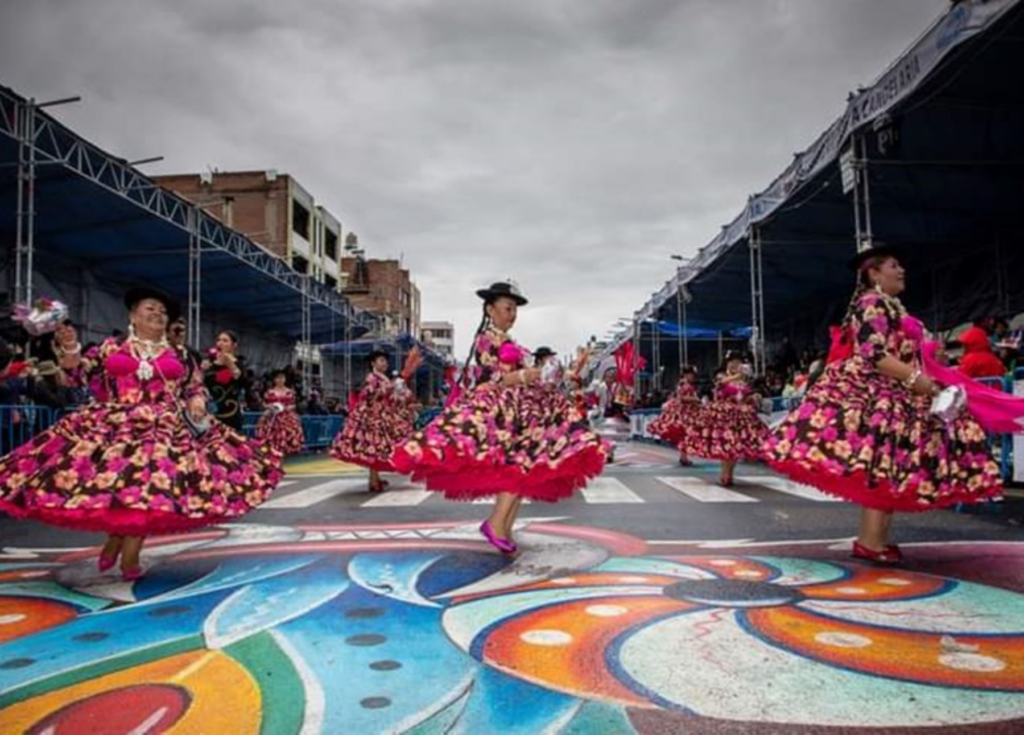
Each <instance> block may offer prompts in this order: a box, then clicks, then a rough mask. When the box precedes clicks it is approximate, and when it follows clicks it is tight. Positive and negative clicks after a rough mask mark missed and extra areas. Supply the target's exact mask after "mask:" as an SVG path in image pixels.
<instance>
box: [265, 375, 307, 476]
mask: <svg viewBox="0 0 1024 735" xmlns="http://www.w3.org/2000/svg"><path fill="white" fill-rule="evenodd" d="M287 378H288V376H287V374H286V373H285V371H284V370H276V371H275V372H274V374H273V376H272V377H271V380H273V385H271V387H270V389H269V390H267V392H266V393H265V394H264V395H263V403H264V405H265V406H266V407H267V410H266V412H265V413H264V414H263V415H262V416H260V420H259V421H258V422H257V423H256V438H257V439H260V440H261V441H263V442H265V443H266V444H268V445H269V446H271V447H273V448H274V449H276V450H277V451H278V452H280V453H281V454H283V455H284V456H288V455H289V454H298V453H299V452H301V451H302V447H303V446H304V445H305V443H306V438H305V436H304V434H303V432H302V419H300V418H299V413H298V411H296V410H295V391H293V390H292V389H291V388H289V387H288V384H287Z"/></svg>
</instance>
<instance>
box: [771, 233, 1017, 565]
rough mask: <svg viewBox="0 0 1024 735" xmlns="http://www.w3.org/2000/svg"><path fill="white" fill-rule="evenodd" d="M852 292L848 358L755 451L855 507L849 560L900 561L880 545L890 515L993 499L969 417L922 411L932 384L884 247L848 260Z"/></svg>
mask: <svg viewBox="0 0 1024 735" xmlns="http://www.w3.org/2000/svg"><path fill="white" fill-rule="evenodd" d="M851 265H852V266H853V267H854V268H855V269H856V270H857V289H856V291H855V292H854V295H853V299H852V300H851V302H850V308H849V310H848V312H847V317H846V319H845V321H844V324H843V334H845V335H848V336H849V338H851V339H849V341H850V344H851V345H852V353H851V354H849V355H848V356H845V358H844V359H840V360H837V361H835V362H832V363H831V364H830V365H828V367H827V368H826V369H825V372H824V373H823V374H822V376H821V378H820V379H819V380H818V381H817V382H816V383H815V384H814V385H813V386H812V387H811V388H810V389H809V390H808V392H807V396H806V397H805V398H804V402H803V404H802V405H801V406H800V407H799V408H798V409H796V410H795V411H794V412H793V413H791V414H790V416H789V417H788V418H787V419H786V420H785V421H784V422H783V423H782V425H781V426H780V427H779V428H778V429H777V430H776V431H775V432H774V434H773V435H772V436H771V438H770V439H769V441H768V442H767V443H766V445H765V451H766V454H767V457H766V459H767V461H768V462H769V463H770V464H771V465H772V466H773V467H774V468H775V469H776V470H778V471H779V472H782V473H783V474H786V475H788V476H790V477H792V478H793V479H794V480H797V481H798V482H803V483H807V484H809V485H813V486H814V487H817V488H819V489H821V490H823V491H825V492H828V493H831V494H833V495H837V496H839V497H841V498H844V499H846V500H850V501H853V502H855V503H858V504H859V505H861V506H862V508H863V510H862V511H861V522H860V531H859V533H858V536H857V541H856V542H855V543H854V546H853V555H854V556H855V557H858V558H862V559H866V560H869V561H873V562H876V563H881V564H895V563H898V562H900V561H901V559H902V555H901V554H900V550H899V547H897V546H895V545H894V544H890V543H889V528H890V525H891V523H892V515H893V512H895V511H923V510H931V509H934V508H944V507H947V506H950V505H953V504H955V503H974V502H979V501H982V500H985V499H988V498H995V497H998V496H999V495H1000V494H1001V479H1000V476H999V468H998V467H997V465H996V463H995V462H994V461H993V460H992V457H991V455H990V453H989V450H988V448H987V446H986V443H985V431H984V430H983V429H982V428H981V426H980V425H979V424H978V423H977V421H976V420H975V419H974V418H972V417H971V416H970V415H967V414H964V415H961V416H960V417H958V418H955V419H953V420H951V421H949V422H948V423H947V422H945V421H943V420H942V419H940V418H939V417H937V416H935V415H932V413H931V411H930V407H931V400H932V397H933V395H934V393H935V392H936V390H937V387H936V385H935V384H934V383H933V382H932V381H931V380H930V379H929V378H928V376H926V375H925V374H923V372H922V368H921V346H922V340H923V337H924V328H923V326H922V325H921V322H919V321H918V320H917V319H915V318H913V317H912V316H909V315H908V314H907V312H906V310H905V309H904V308H903V305H902V304H901V303H900V300H899V298H898V297H899V294H900V293H902V292H903V289H904V286H905V274H904V270H903V268H902V267H901V266H900V263H899V261H898V260H897V258H896V252H895V251H894V250H892V249H890V248H882V247H878V248H874V249H873V250H868V251H865V252H863V253H861V254H860V255H858V256H857V258H855V259H854V261H852V263H851Z"/></svg>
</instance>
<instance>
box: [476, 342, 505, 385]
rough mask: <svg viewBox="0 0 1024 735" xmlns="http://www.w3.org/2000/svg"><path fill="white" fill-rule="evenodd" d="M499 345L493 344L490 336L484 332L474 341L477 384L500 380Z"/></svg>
mask: <svg viewBox="0 0 1024 735" xmlns="http://www.w3.org/2000/svg"><path fill="white" fill-rule="evenodd" d="M500 347H501V345H498V344H495V342H494V340H493V339H492V338H491V335H490V334H488V333H487V332H484V333H483V334H481V335H480V336H479V337H477V340H476V349H475V350H474V353H475V356H476V364H477V384H478V385H479V384H482V383H490V382H494V381H497V380H498V379H500V378H501V371H500V370H498V362H499V361H498V350H499V348H500Z"/></svg>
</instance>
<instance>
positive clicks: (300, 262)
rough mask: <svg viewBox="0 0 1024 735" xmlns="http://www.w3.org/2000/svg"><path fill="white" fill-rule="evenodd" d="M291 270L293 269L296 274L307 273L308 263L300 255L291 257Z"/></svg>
mask: <svg viewBox="0 0 1024 735" xmlns="http://www.w3.org/2000/svg"><path fill="white" fill-rule="evenodd" d="M292 268H293V269H295V271H296V272H297V273H309V261H308V260H306V259H305V258H303V257H302V256H301V255H293V256H292Z"/></svg>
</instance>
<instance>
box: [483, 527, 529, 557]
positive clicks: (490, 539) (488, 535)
mask: <svg viewBox="0 0 1024 735" xmlns="http://www.w3.org/2000/svg"><path fill="white" fill-rule="evenodd" d="M480 533H481V534H482V535H483V537H484V538H485V539H487V543H489V544H490V545H491V546H493V547H494V548H496V549H497V550H498V551H500V552H501V553H502V554H514V553H516V552H517V551H518V550H519V547H518V546H516V545H515V544H514V543H512V542H511V541H509V540H508V539H504V538H501V537H500V536H498V535H496V534H495V533H494V529H493V528H491V522H490V521H484V522H483V523H481V524H480Z"/></svg>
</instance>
